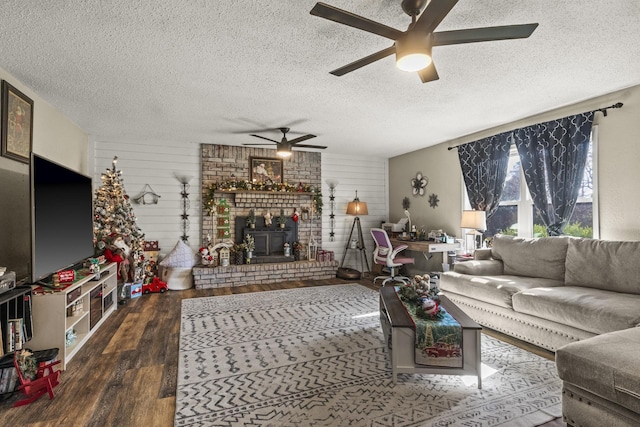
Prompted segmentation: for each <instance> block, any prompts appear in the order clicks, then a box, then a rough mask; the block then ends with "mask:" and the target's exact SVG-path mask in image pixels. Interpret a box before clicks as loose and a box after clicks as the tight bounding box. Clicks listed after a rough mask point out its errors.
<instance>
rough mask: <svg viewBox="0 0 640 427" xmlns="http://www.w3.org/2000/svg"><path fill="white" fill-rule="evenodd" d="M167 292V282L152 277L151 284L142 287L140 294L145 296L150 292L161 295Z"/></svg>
mask: <svg viewBox="0 0 640 427" xmlns="http://www.w3.org/2000/svg"><path fill="white" fill-rule="evenodd" d="M168 290H169V287H168V286H167V282H163V281H162V280H160V279H158V278H157V277H154V278H153V281H152V282H151V283H148V284H146V285H142V293H143V294H145V295H146V294H148V293H151V292H160V293H161V294H163V293H165V291H168Z"/></svg>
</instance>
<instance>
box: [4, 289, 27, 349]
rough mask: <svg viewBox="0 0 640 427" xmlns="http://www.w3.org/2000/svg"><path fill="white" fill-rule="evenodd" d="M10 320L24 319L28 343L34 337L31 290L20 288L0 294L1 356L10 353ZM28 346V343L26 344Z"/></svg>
mask: <svg viewBox="0 0 640 427" xmlns="http://www.w3.org/2000/svg"><path fill="white" fill-rule="evenodd" d="M9 319H23V320H24V326H25V331H26V333H27V336H26V337H25V338H26V341H28V340H29V339H30V338H31V335H32V321H31V288H30V287H28V286H26V287H24V286H20V287H17V288H15V289H12V290H10V291H7V292H4V293H2V294H0V333H1V334H2V343H3V348H2V351H1V352H0V356H2V355H3V354H7V353H9V350H8V346H9V343H8V340H7V322H8V321H9ZM25 345H26V343H25Z"/></svg>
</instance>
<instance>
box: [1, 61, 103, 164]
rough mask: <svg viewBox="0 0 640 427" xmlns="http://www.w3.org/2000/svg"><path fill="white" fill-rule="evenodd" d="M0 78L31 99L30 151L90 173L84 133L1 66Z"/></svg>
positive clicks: (86, 141) (86, 138)
mask: <svg viewBox="0 0 640 427" xmlns="http://www.w3.org/2000/svg"><path fill="white" fill-rule="evenodd" d="M0 79H2V80H6V81H7V82H8V83H9V84H11V85H12V86H13V87H15V88H16V89H18V90H19V91H20V92H22V93H24V94H25V95H26V96H28V97H29V98H31V99H32V100H33V152H34V153H36V154H39V155H41V156H43V157H46V158H47V159H49V160H53V161H54V162H56V163H59V164H61V165H64V166H66V167H68V168H71V169H73V170H75V171H78V172H81V173H84V174H85V175H90V174H91V173H92V171H93V166H92V165H91V164H89V163H88V162H87V152H88V137H87V134H86V133H85V132H84V131H83V130H82V129H80V128H79V127H78V126H76V125H75V124H74V123H73V122H71V121H70V120H69V119H67V118H66V117H65V116H64V114H62V113H61V112H60V111H58V110H56V109H55V108H53V107H52V106H51V105H50V104H49V103H48V102H46V101H45V100H44V99H42V98H41V97H40V96H38V95H37V94H36V93H34V92H33V91H32V90H31V89H29V88H28V87H26V86H25V85H23V84H22V83H21V82H20V81H18V80H17V79H16V78H14V77H13V76H12V75H10V74H9V73H7V72H6V71H5V70H3V69H2V68H0Z"/></svg>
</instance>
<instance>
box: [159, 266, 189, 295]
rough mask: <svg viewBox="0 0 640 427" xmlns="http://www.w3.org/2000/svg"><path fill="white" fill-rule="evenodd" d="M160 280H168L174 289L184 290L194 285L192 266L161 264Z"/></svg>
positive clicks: (168, 284) (169, 285)
mask: <svg viewBox="0 0 640 427" xmlns="http://www.w3.org/2000/svg"><path fill="white" fill-rule="evenodd" d="M160 280H162V281H163V282H167V286H168V287H169V289H170V290H172V291H182V290H185V289H189V288H191V287H193V275H192V274H191V268H179V267H162V266H160Z"/></svg>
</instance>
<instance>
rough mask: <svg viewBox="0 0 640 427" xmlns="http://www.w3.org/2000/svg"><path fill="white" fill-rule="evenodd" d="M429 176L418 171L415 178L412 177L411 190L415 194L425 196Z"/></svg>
mask: <svg viewBox="0 0 640 427" xmlns="http://www.w3.org/2000/svg"><path fill="white" fill-rule="evenodd" d="M428 183H429V178H427V177H426V176H424V175H422V172H418V173H417V174H416V177H415V178H411V192H412V193H413V195H414V196H424V194H425V188H426V187H427V184H428Z"/></svg>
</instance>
